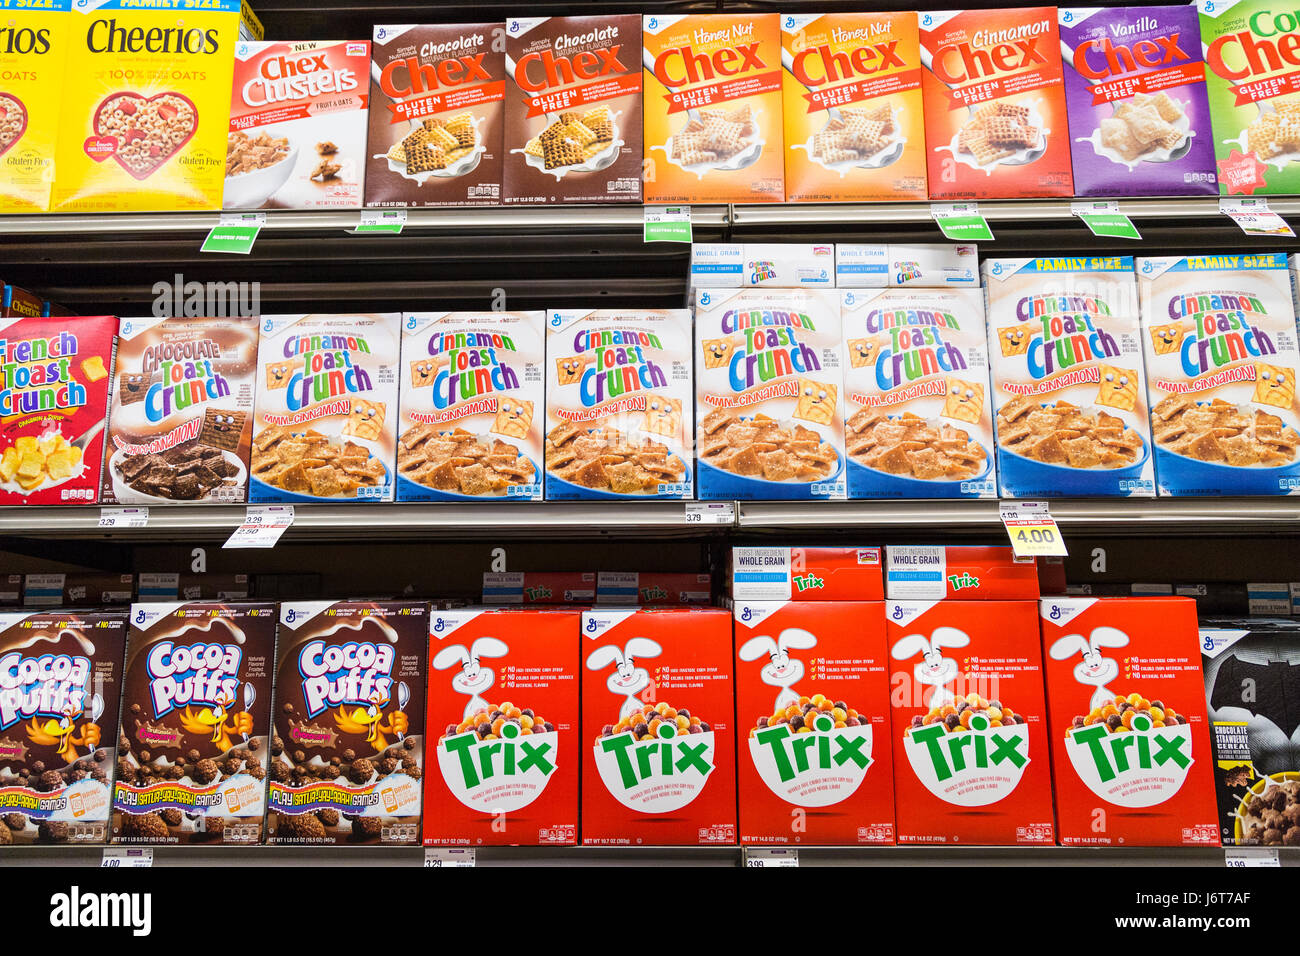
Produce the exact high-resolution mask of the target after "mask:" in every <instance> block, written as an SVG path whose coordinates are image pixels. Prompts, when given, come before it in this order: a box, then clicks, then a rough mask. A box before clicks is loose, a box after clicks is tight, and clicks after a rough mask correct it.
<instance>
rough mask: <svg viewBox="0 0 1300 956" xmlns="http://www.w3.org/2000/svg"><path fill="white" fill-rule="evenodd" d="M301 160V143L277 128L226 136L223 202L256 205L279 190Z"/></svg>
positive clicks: (232, 206)
mask: <svg viewBox="0 0 1300 956" xmlns="http://www.w3.org/2000/svg"><path fill="white" fill-rule="evenodd" d="M297 164H298V144H297V143H291V142H290V141H289V139H288V137H285V136H276V135H275V133H274V131H269V132H268V131H263V132H259V133H258V134H257V135H256V136H249V135H248V134H247V133H243V132H238V131H236V132H233V133H229V134H227V137H226V184H225V190H224V192H223V193H222V206H223V207H224V208H226V209H257V208H258V207H259V206H261V205H262V204H263V203H265V202H266V201H267V200H268V199H270V198H271V197H272V196H274V195H275V194H276V193H277V192H279V191H280V188H281V187H283V186H284V184H285V183H287V182H288V181H289V177H290V176H292V175H293V170H294V167H295V166H297Z"/></svg>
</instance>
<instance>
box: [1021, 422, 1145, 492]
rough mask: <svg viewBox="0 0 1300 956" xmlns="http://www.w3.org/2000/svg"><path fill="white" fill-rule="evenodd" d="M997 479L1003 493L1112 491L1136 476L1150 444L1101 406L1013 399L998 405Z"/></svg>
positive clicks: (1124, 486)
mask: <svg viewBox="0 0 1300 956" xmlns="http://www.w3.org/2000/svg"><path fill="white" fill-rule="evenodd" d="M995 425H996V429H997V438H998V481H999V483H1000V484H1001V485H1002V488H1003V491H1004V492H1005V493H1006V494H1009V495H1014V496H1025V495H1048V496H1052V495H1055V496H1060V497H1088V496H1097V495H1102V496H1104V495H1115V494H1118V493H1119V490H1120V489H1121V488H1128V487H1132V486H1131V485H1126V484H1122V483H1123V482H1131V481H1141V480H1142V471H1143V469H1144V468H1145V467H1146V463H1147V459H1149V458H1150V457H1151V449H1150V447H1149V446H1148V444H1147V442H1146V441H1145V440H1144V439H1143V438H1142V436H1141V435H1139V434H1138V433H1137V432H1136V431H1135V430H1134V429H1132V428H1130V427H1129V426H1128V425H1127V424H1126V423H1125V422H1124V420H1123V419H1121V418H1118V417H1116V416H1114V415H1110V414H1107V412H1106V410H1105V409H1104V408H1100V409H1099V408H1088V407H1081V406H1076V405H1071V404H1070V403H1069V402H1055V403H1051V402H1033V401H1031V400H1029V399H1025V398H1018V399H1014V400H1012V401H1010V402H1008V403H1007V404H1006V405H1004V406H1002V408H1001V409H999V410H998V414H997V420H996V422H995Z"/></svg>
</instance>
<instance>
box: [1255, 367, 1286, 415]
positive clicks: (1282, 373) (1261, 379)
mask: <svg viewBox="0 0 1300 956" xmlns="http://www.w3.org/2000/svg"><path fill="white" fill-rule="evenodd" d="M1254 400H1255V401H1256V402H1259V403H1260V404H1261V405H1272V406H1274V407H1276V408H1290V407H1291V403H1292V402H1293V401H1295V373H1294V372H1293V371H1292V370H1291V369H1289V368H1280V367H1279V366H1277V365H1265V364H1264V363H1263V362H1256V363H1255V398H1254Z"/></svg>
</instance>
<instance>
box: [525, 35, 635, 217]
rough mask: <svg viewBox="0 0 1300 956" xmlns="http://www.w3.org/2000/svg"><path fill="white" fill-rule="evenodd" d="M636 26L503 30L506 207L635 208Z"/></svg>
mask: <svg viewBox="0 0 1300 956" xmlns="http://www.w3.org/2000/svg"><path fill="white" fill-rule="evenodd" d="M640 51H641V18H640V17H639V16H637V15H635V14H625V15H621V16H611V15H604V16H589V17H513V18H511V19H510V20H509V21H508V22H507V24H506V72H507V81H506V109H505V113H506V116H505V147H504V150H503V152H504V153H505V186H504V197H505V200H504V201H505V203H506V204H507V205H510V204H536V203H557V202H558V203H604V202H640V201H641V159H642V157H641V63H640Z"/></svg>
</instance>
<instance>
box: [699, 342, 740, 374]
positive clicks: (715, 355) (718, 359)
mask: <svg viewBox="0 0 1300 956" xmlns="http://www.w3.org/2000/svg"><path fill="white" fill-rule="evenodd" d="M700 345H701V347H702V348H703V349H704V367H705V368H725V367H726V364H727V363H728V362H729V361H731V353H732V352H734V351H735V350H736V343H735V342H733V341H732V340H731V339H704V340H703V341H701V342H700Z"/></svg>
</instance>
